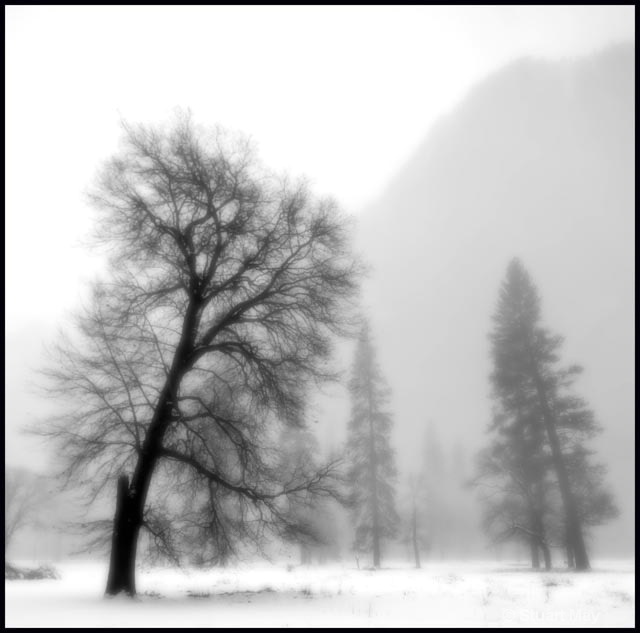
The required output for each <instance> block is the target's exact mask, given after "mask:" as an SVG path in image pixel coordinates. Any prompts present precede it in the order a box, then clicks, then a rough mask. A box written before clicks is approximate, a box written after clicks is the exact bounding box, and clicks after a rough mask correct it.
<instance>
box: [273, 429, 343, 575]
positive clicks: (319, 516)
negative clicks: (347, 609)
mask: <svg viewBox="0 0 640 633" xmlns="http://www.w3.org/2000/svg"><path fill="white" fill-rule="evenodd" d="M279 446H280V460H281V461H280V468H281V470H282V479H283V481H297V480H299V479H301V478H309V477H312V476H313V474H314V473H315V472H317V470H318V468H319V466H320V463H321V453H320V446H319V444H318V441H317V439H316V437H315V435H314V434H313V432H312V431H311V429H291V430H289V429H286V430H283V432H282V434H281V437H280V442H279ZM305 492H306V491H303V492H302V493H301V494H299V495H297V496H296V497H290V498H289V499H287V503H286V505H287V508H286V510H285V511H283V516H284V517H285V518H286V521H284V522H283V529H282V530H281V535H282V537H283V538H284V539H285V540H286V541H289V542H292V543H297V544H298V545H299V546H300V563H301V564H303V565H306V564H309V563H310V562H311V558H312V554H313V553H314V552H318V551H324V550H325V548H330V547H331V545H333V544H334V541H335V538H336V534H335V530H333V529H332V528H333V526H332V525H331V522H330V519H331V508H330V506H329V504H330V500H328V499H322V498H319V497H318V496H317V495H312V494H308V493H305ZM334 498H335V499H339V500H340V501H341V502H342V501H344V499H343V497H342V496H341V494H340V490H339V488H338V487H336V491H335V495H334Z"/></svg>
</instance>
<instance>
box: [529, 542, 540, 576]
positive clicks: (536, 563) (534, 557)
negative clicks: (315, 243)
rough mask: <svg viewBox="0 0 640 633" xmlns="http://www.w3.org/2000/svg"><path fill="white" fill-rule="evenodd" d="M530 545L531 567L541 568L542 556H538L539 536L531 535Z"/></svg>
mask: <svg viewBox="0 0 640 633" xmlns="http://www.w3.org/2000/svg"><path fill="white" fill-rule="evenodd" d="M529 547H530V549H531V568H532V569H540V557H539V556H538V537H537V536H531V537H529Z"/></svg>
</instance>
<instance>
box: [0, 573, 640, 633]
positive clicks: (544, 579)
mask: <svg viewBox="0 0 640 633" xmlns="http://www.w3.org/2000/svg"><path fill="white" fill-rule="evenodd" d="M390 567H391V566H390ZM56 568H57V569H58V571H59V572H60V575H61V579H59V580H14V581H5V614H6V615H5V625H6V626H9V627H24V626H33V627H38V626H40V627H42V626H45V627H119V626H132V627H136V626H142V627H151V626H153V627H240V626H246V627H287V626H296V627H316V626H317V627H320V626H396V627H431V626H479V627H481V626H489V627H494V626H550V627H551V626H579V627H585V626H586V627H589V626H596V627H600V626H614V627H631V626H633V625H634V622H635V564H634V563H633V562H628V563H625V562H619V561H617V562H599V563H598V562H596V564H594V571H593V572H591V573H588V574H576V573H568V572H563V571H557V572H550V573H534V572H531V571H529V570H527V569H525V568H524V567H518V566H516V565H509V564H505V563H502V564H501V563H487V562H484V563H455V564H454V563H450V562H438V563H432V562H429V561H427V562H426V564H425V566H424V569H421V570H416V569H410V568H402V567H401V566H400V565H398V566H397V567H395V568H388V569H382V570H380V571H366V570H363V571H359V570H357V569H354V568H353V567H349V566H346V565H344V566H342V565H328V566H318V567H314V566H311V567H300V566H293V567H291V568H289V569H288V568H287V566H286V565H280V566H279V565H268V564H266V563H262V564H260V565H252V566H242V567H235V568H229V569H215V570H212V571H206V572H204V571H194V570H189V571H186V570H175V569H154V570H147V571H145V570H141V571H140V572H139V574H138V591H139V595H138V597H137V598H136V599H135V600H130V599H128V598H124V597H117V598H112V599H107V598H104V597H103V590H104V584H105V578H106V565H104V564H101V563H88V562H75V563H61V564H59V565H57V566H56Z"/></svg>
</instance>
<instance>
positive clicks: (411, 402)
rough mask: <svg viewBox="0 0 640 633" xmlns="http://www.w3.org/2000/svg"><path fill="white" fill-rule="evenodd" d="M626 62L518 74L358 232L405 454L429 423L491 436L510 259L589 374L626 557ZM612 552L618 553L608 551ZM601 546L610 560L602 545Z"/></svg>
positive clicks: (528, 63)
mask: <svg viewBox="0 0 640 633" xmlns="http://www.w3.org/2000/svg"><path fill="white" fill-rule="evenodd" d="M634 57H635V47H634V45H633V44H626V45H621V46H616V47H613V48H610V49H607V50H605V51H603V52H602V53H599V54H596V55H591V56H588V57H584V58H580V59H576V60H563V61H559V62H549V61H540V60H536V59H522V60H519V61H516V62H514V63H512V64H510V65H508V66H507V67H505V68H504V69H501V70H499V71H497V72H496V73H494V74H492V75H491V76H490V77H489V78H487V79H486V80H485V81H483V82H481V83H479V84H478V85H477V86H476V87H474V88H473V89H472V90H471V91H470V93H469V95H468V96H467V97H466V98H465V99H464V101H463V102H462V103H461V104H460V105H459V106H458V107H456V108H455V109H454V110H453V111H452V112H451V113H450V114H448V115H446V116H445V117H443V118H442V119H441V120H440V121H439V122H438V123H437V124H436V125H435V126H434V128H433V130H432V131H431V133H430V134H429V135H428V136H427V138H426V139H425V141H424V143H423V144H422V146H421V147H420V149H419V150H418V151H417V152H416V153H415V154H414V156H413V157H412V158H411V159H410V160H409V161H408V163H407V165H406V166H405V168H404V169H402V170H401V171H400V173H399V174H398V175H397V176H396V177H395V179H394V180H393V182H392V183H391V184H390V186H389V187H388V189H387V191H386V192H385V194H384V195H383V196H382V197H381V199H380V201H379V202H378V203H377V204H375V205H373V206H372V207H371V208H370V209H368V211H367V212H366V213H365V214H363V216H362V218H361V249H362V252H364V253H367V254H368V255H369V257H370V258H371V260H372V263H373V265H374V266H375V270H374V273H373V275H372V279H371V280H370V282H369V285H368V291H367V294H366V297H367V300H368V306H369V310H370V312H371V314H372V315H373V320H374V323H375V325H376V327H377V332H378V337H379V344H380V352H381V358H382V364H383V366H384V367H385V368H387V371H388V374H389V377H390V379H391V381H392V385H393V388H394V393H395V399H394V403H395V410H396V414H397V425H398V427H399V428H398V442H399V446H400V447H401V448H400V451H401V454H403V455H409V454H410V453H411V451H412V447H415V446H416V441H417V445H418V446H420V445H421V444H420V438H421V437H422V434H423V433H424V429H425V425H426V423H427V421H428V420H429V419H433V420H434V421H435V422H436V423H437V425H438V427H439V429H440V431H441V433H442V435H443V436H444V437H446V438H448V440H449V442H453V443H455V442H457V441H459V442H462V443H463V444H464V445H465V446H466V448H467V450H469V451H472V448H473V447H475V446H477V445H478V443H479V442H481V441H482V434H483V432H484V430H485V427H486V425H487V423H488V421H489V414H490V409H489V405H488V402H487V396H488V393H489V385H488V375H489V371H490V365H489V355H488V350H489V344H488V340H487V334H488V332H489V329H490V316H491V314H492V312H493V310H494V306H495V303H496V301H497V296H498V287H499V284H500V282H501V280H502V278H503V276H504V272H505V269H506V264H507V262H508V261H509V259H510V258H511V257H514V256H519V257H521V258H522V260H523V262H524V264H525V266H527V267H528V269H529V270H530V272H531V274H532V276H533V278H534V280H535V281H536V282H537V284H538V286H539V290H540V293H541V296H542V310H543V317H544V319H545V321H546V323H547V324H548V325H549V326H550V327H551V328H553V329H554V330H555V331H557V332H559V333H561V334H563V335H564V336H566V342H565V348H564V349H565V354H564V359H565V362H578V363H581V364H583V365H584V366H585V370H586V371H585V374H584V376H583V377H582V379H581V380H580V382H579V389H580V391H581V393H582V394H583V395H584V396H585V397H586V398H587V400H588V401H589V402H590V403H591V405H592V406H593V407H594V409H595V412H596V415H597V417H598V420H599V421H600V423H601V424H602V426H603V427H604V433H603V434H602V436H601V438H599V440H598V442H599V443H598V444H597V446H596V448H597V450H598V452H599V453H600V455H601V456H602V457H603V458H604V459H605V461H606V462H607V464H609V466H610V471H611V472H610V474H611V479H612V481H613V483H614V485H615V489H616V493H617V497H618V501H619V504H620V506H621V509H622V516H621V519H620V522H619V523H618V524H616V525H612V526H610V528H609V530H610V533H609V534H608V538H603V540H602V541H601V542H600V543H601V544H602V547H604V548H605V549H606V550H607V551H610V548H613V549H615V550H616V551H618V552H625V553H626V552H630V551H632V550H633V544H634V495H635V492H634V419H635V409H634V380H635V374H634V362H633V361H634V345H635V335H634V312H635V306H634V279H635V274H634V254H635V243H634V239H635V217H634V196H635V184H634V177H635V176H634V172H635V159H634V131H635V115H634V90H635V64H634ZM612 536H615V538H611V537H612ZM605 544H606V545H605Z"/></svg>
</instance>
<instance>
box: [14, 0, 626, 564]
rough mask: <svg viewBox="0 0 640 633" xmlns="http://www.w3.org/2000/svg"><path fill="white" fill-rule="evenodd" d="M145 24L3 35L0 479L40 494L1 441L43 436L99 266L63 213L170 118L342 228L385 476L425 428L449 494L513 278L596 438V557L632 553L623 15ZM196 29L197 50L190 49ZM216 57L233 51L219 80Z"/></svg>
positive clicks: (28, 20) (548, 12)
mask: <svg viewBox="0 0 640 633" xmlns="http://www.w3.org/2000/svg"><path fill="white" fill-rule="evenodd" d="M19 9H22V10H19ZM422 9H424V10H422ZM157 10H158V17H157V22H156V23H155V26H156V27H157V28H156V29H151V30H153V31H154V32H155V33H156V34H155V35H149V33H148V31H149V29H148V17H147V16H148V14H140V13H139V12H138V10H137V9H136V11H134V12H133V13H131V14H130V16H131V17H130V18H128V17H126V16H124V15H123V14H121V13H118V12H117V11H116V10H114V11H113V12H108V11H106V10H104V11H103V14H102V17H101V16H100V13H99V12H95V13H90V12H88V11H86V10H80V11H78V12H77V13H73V12H72V11H71V10H70V9H65V10H62V9H59V10H58V12H56V11H51V10H41V11H40V12H38V11H35V12H34V11H33V10H31V9H27V8H15V7H14V8H13V10H12V11H10V12H9V16H10V18H11V22H10V25H9V26H10V27H11V28H10V29H9V30H8V33H7V71H8V72H7V74H8V78H7V92H8V97H7V126H8V131H7V150H6V157H7V163H8V167H7V172H6V177H7V211H6V213H7V219H6V238H5V239H6V251H7V252H6V259H5V262H6V284H7V291H6V301H7V313H6V318H5V335H6V338H7V347H6V355H5V375H6V378H5V391H6V405H5V440H6V451H7V452H6V455H5V459H6V462H7V463H8V464H21V465H24V466H26V467H28V468H30V469H32V470H36V471H40V472H43V471H46V469H47V467H48V464H49V462H50V460H51V457H52V456H51V454H50V452H49V451H48V450H47V447H46V446H42V445H41V444H39V443H37V442H36V441H35V440H33V439H32V438H28V437H24V436H23V435H21V433H20V429H21V427H22V426H23V425H24V424H25V423H26V422H29V421H31V420H32V419H33V418H34V417H38V416H46V414H47V410H48V409H47V402H46V400H43V399H42V398H41V397H39V396H37V395H35V393H34V392H33V391H32V390H30V385H37V383H38V378H37V376H36V374H35V373H34V370H35V369H36V368H38V367H39V366H40V365H41V364H42V358H43V357H42V349H43V344H44V343H47V342H49V341H50V340H51V339H52V337H53V335H54V332H55V330H56V328H57V327H58V326H60V325H64V324H65V323H68V315H69V314H70V313H71V312H72V311H73V309H75V307H76V306H77V305H78V304H79V302H80V299H81V298H82V296H83V292H84V290H83V282H84V281H85V280H86V279H88V278H90V277H91V275H92V274H93V272H95V271H97V270H99V269H100V267H101V262H100V261H97V259H96V258H95V257H92V254H91V253H90V252H88V251H86V250H84V249H83V248H82V247H80V246H78V242H79V239H80V238H81V237H82V236H84V235H85V234H86V233H87V231H88V230H89V229H90V227H91V222H92V215H91V212H90V211H89V207H88V205H87V203H86V200H85V199H84V198H83V191H84V189H85V188H86V187H87V186H88V185H89V184H90V182H91V178H92V177H93V175H94V173H95V170H96V168H97V167H98V166H99V162H100V161H101V160H103V159H105V158H107V157H108V156H109V155H110V154H111V153H112V152H113V151H114V149H115V147H116V141H117V137H118V134H119V130H118V121H119V118H120V116H123V117H124V118H130V119H131V120H133V121H136V122H137V121H145V122H146V121H150V122H155V121H158V120H164V119H167V118H168V117H169V116H170V115H171V113H172V110H173V108H174V107H175V106H178V105H180V106H186V107H191V108H192V109H193V112H194V115H195V118H196V119H197V120H198V122H200V123H203V124H207V125H208V124H214V123H220V124H222V125H229V126H231V127H234V128H238V129H242V130H243V131H245V132H247V133H249V134H252V135H253V136H254V137H255V138H256V140H257V141H258V142H259V144H260V149H261V154H262V156H263V158H264V160H265V162H267V163H268V164H272V165H273V166H274V167H275V168H277V169H288V170H290V171H292V172H293V173H294V174H296V175H298V174H300V173H307V174H308V175H309V176H310V177H311V179H312V182H313V183H314V184H316V185H317V187H318V189H319V191H320V193H332V194H335V195H336V196H337V198H338V199H339V200H340V201H341V202H342V203H343V204H344V205H346V206H347V207H348V210H349V211H352V212H357V214H358V220H359V223H358V248H359V250H360V252H361V253H362V254H363V256H364V257H365V258H366V259H367V260H368V261H369V262H370V263H371V264H372V273H371V276H370V278H369V280H368V281H367V283H366V286H365V289H364V293H363V304H364V306H365V309H366V310H367V311H368V314H369V316H370V317H371V319H372V325H373V330H374V333H375V339H376V342H377V346H378V350H379V355H380V360H381V363H382V366H383V368H384V371H385V373H386V375H387V377H388V378H389V381H390V383H391V387H392V389H393V409H394V414H395V420H396V434H395V437H394V440H395V444H396V448H397V451H398V466H399V468H400V470H401V472H406V470H408V469H409V468H410V467H411V466H412V465H414V464H415V463H416V460H417V459H418V457H419V454H420V451H422V450H423V448H424V436H425V432H426V428H427V423H428V422H429V421H430V420H431V421H433V424H434V425H435V428H436V429H437V431H438V433H439V435H440V437H441V440H442V443H443V448H444V450H445V451H446V452H447V454H452V453H453V452H454V451H457V452H458V454H463V455H464V456H465V463H466V467H467V469H468V473H469V474H471V471H472V457H473V455H474V453H475V452H476V451H477V449H478V448H479V447H480V446H481V445H482V441H483V433H484V430H485V428H486V425H487V423H488V421H489V415H490V402H489V399H488V395H489V382H488V374H489V371H490V367H489V356H488V353H489V346H488V341H487V333H488V331H489V327H490V316H491V313H492V311H493V309H494V306H495V302H496V299H497V292H498V287H499V284H500V282H501V280H502V278H503V275H504V272H505V269H506V265H507V263H508V261H509V259H510V258H511V257H513V256H519V257H521V258H522V260H523V262H524V264H525V266H527V268H528V269H529V271H530V272H531V274H532V276H533V279H534V281H536V283H537V284H538V287H539V290H540V293H541V296H542V301H543V303H542V311H543V317H544V319H545V321H546V323H547V324H548V325H549V326H550V327H551V328H552V329H553V330H555V331H557V332H558V333H560V334H563V335H565V336H566V343H565V348H564V352H565V356H564V358H565V360H566V361H567V362H578V363H581V364H583V365H584V366H585V369H586V371H585V375H584V376H583V377H582V378H581V380H580V381H579V383H578V387H579V390H580V393H581V394H582V395H584V396H585V397H586V399H587V401H588V402H589V403H590V404H591V405H592V406H593V408H594V410H595V412H596V415H597V417H598V420H599V421H600V423H601V424H602V426H603V428H604V433H603V434H602V436H601V437H600V438H599V439H598V444H597V447H596V448H597V449H598V451H599V454H600V455H601V457H602V458H603V460H604V461H605V462H606V463H607V464H608V465H609V467H610V481H611V483H612V485H613V486H614V490H615V493H616V495H617V500H618V503H619V505H620V508H621V510H622V514H621V517H620V519H619V520H617V521H616V522H614V523H612V524H611V525H610V526H607V527H606V528H602V529H600V530H598V531H597V541H596V545H597V551H598V553H603V554H629V553H631V552H633V548H634V527H635V526H634V511H635V508H634V495H635V489H634V459H635V453H634V420H635V409H634V396H635V394H634V382H635V374H634V363H633V355H634V349H635V337H634V317H635V305H634V299H633V296H634V284H635V275H634V267H633V262H634V255H635V243H634V234H635V220H634V197H635V184H634V171H635V156H634V145H633V142H634V141H633V139H634V134H635V116H634V92H635V63H634V56H635V47H634V38H635V30H634V26H633V21H634V17H635V12H634V9H633V8H632V7H618V8H611V9H607V8H605V7H591V8H589V7H558V8H555V9H554V8H552V7H546V8H543V7H538V8H522V9H518V8H514V7H504V8H498V7H494V8H485V9H482V8H467V9H465V8H452V9H451V10H448V9H445V8H433V9H430V8H427V7H424V8H413V9H410V8H408V7H405V8H400V9H398V10H397V12H389V11H387V12H386V13H385V11H383V8H381V7H378V8H376V9H371V13H370V14H369V13H367V14H365V15H366V16H370V17H369V18H367V19H365V18H364V17H363V14H361V13H360V12H355V11H352V10H351V9H349V10H348V11H347V10H346V9H345V13H344V14H343V15H344V17H343V18H341V17H340V13H339V11H338V9H334V10H333V12H330V11H329V9H328V8H327V11H326V12H322V11H320V10H319V9H316V10H315V11H316V13H315V14H312V13H310V12H309V13H305V12H302V11H301V9H299V8H298V9H292V10H291V13H289V14H288V13H287V12H286V11H285V9H284V8H280V9H278V10H277V11H276V12H274V13H269V14H266V13H263V12H262V10H258V9H256V12H255V13H252V14H251V15H249V14H247V13H246V12H242V11H240V9H235V10H234V8H229V7H227V8H221V9H220V11H221V13H219V14H218V13H216V12H215V11H216V9H214V8H202V10H200V11H199V12H198V14H195V13H193V14H191V13H188V12H185V13H182V14H180V15H179V16H176V15H174V14H173V13H172V12H171V11H170V8H167V7H165V8H158V9H157ZM194 11H197V9H195V8H194ZM287 16H288V17H287ZM218 18H220V20H219V22H218ZM367 20H369V21H367ZM101 22H102V26H101ZM213 23H215V24H218V23H220V24H221V25H222V27H224V28H220V30H221V31H223V32H224V34H223V35H222V36H221V37H222V41H221V42H217V41H216V38H215V37H213V40H214V41H213V42H211V41H210V39H207V38H205V37H203V36H204V35H205V34H206V35H209V33H208V32H207V28H208V27H207V25H209V24H213ZM105 25H106V26H105ZM173 28H175V29H176V31H177V33H175V38H174V33H173V32H172V31H171V29H173ZM193 29H194V30H195V32H196V35H197V37H196V36H195V35H194V32H193V31H192V30H193ZM270 29H271V30H270ZM158 33H159V34H160V35H162V34H166V35H167V40H168V39H169V37H168V34H169V33H171V36H172V37H171V41H173V42H174V44H175V45H174V46H172V47H169V48H170V49H171V50H170V52H168V48H167V47H165V46H163V44H164V42H162V41H161V38H160V35H158ZM269 33H272V34H273V36H272V37H271V36H269V35H268V34H269ZM238 34H241V35H243V37H245V38H248V37H254V38H255V40H254V41H255V42H256V43H255V45H254V47H251V46H248V47H246V49H245V50H243V51H242V52H241V53H238V57H237V58H235V61H234V58H233V57H227V56H225V55H226V54H227V52H228V50H230V49H229V47H230V46H231V45H232V44H233V43H234V37H236V36H238ZM94 36H95V37H94ZM41 38H45V41H44V43H43V41H42V39H41ZM159 38H160V39H159ZM176 38H177V39H176ZM274 40H275V41H277V42H278V45H277V46H276V45H275V44H274V43H273V42H274ZM243 41H246V39H245V40H243ZM621 41H622V42H623V43H622V44H621V43H620V42H621ZM202 42H208V43H207V44H206V45H205V44H203V43H202ZM381 42H386V43H387V44H386V45H385V46H381ZM423 42H424V43H423ZM287 43H288V44H287ZM327 43H329V44H327ZM216 47H217V48H216ZM225 47H226V48H225ZM113 49H115V51H113ZM183 49H184V50H185V52H183V53H181V50H183ZM154 51H155V52H156V53H157V55H156V56H154V54H152V53H153V52H154ZM256 51H257V52H256ZM165 55H171V59H170V62H171V63H170V66H169V67H170V70H171V73H170V74H171V77H172V78H175V84H173V85H172V84H171V82H170V81H169V82H166V81H165V80H166V79H167V78H166V77H165V76H164V75H163V73H164V72H165V70H164V69H165V68H166V64H165V62H166V61H167V60H166V59H165V57H164V56H165ZM208 55H211V57H212V58H214V62H213V63H212V62H211V60H209V59H208V57H207V56H208ZM221 59H223V60H224V64H222V65H223V66H224V68H223V69H221V70H220V74H219V76H217V77H216V78H217V81H212V82H211V83H212V84H213V85H210V84H209V83H208V82H207V81H205V80H204V79H203V78H206V77H209V76H210V75H211V74H212V73H214V74H215V72H216V69H217V68H218V65H219V61H220V60H221ZM185 69H186V70H185ZM291 104H293V105H291ZM36 177H37V178H38V179H40V180H36ZM25 191H29V192H30V193H29V195H25ZM351 352H352V346H349V345H347V346H343V347H342V348H341V349H340V357H341V360H342V362H343V365H344V366H348V365H349V363H350V362H351ZM329 393H330V394H331V397H321V398H317V399H316V400H317V404H316V406H315V408H314V410H313V417H314V419H315V420H317V422H318V426H317V429H318V435H319V437H320V439H321V441H322V442H323V445H324V446H325V447H330V446H336V445H339V444H340V442H341V441H342V440H343V439H344V434H345V430H344V429H345V424H346V420H347V417H348V404H347V400H346V397H345V392H344V389H342V388H339V387H334V388H332V389H331V390H330V391H329ZM56 547H59V544H58V545H56Z"/></svg>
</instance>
